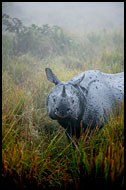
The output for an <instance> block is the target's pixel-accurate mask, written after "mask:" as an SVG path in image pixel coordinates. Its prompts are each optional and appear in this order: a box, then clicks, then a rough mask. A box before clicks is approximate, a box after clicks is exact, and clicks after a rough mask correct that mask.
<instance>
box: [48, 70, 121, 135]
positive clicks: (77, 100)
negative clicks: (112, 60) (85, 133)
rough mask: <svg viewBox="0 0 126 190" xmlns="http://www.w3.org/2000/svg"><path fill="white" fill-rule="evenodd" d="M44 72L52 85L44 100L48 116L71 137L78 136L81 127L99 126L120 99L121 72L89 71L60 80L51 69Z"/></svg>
mask: <svg viewBox="0 0 126 190" xmlns="http://www.w3.org/2000/svg"><path fill="white" fill-rule="evenodd" d="M45 71H46V75H47V78H48V80H49V81H50V82H52V83H54V84H55V87H54V88H53V90H52V91H51V92H50V93H49V95H48V97H47V100H46V106H47V111H48V115H49V116H50V117H51V118H52V119H54V120H57V121H58V122H59V123H60V125H61V126H62V127H64V128H65V129H66V132H67V134H69V135H70V136H71V137H72V136H74V135H75V136H76V137H77V138H79V137H80V128H81V127H80V126H82V127H83V128H84V129H85V128H86V127H87V126H90V127H91V129H92V128H94V127H95V126H99V127H102V126H103V124H104V122H105V121H107V119H108V116H110V113H111V110H112V108H115V107H116V105H117V103H119V102H120V101H123V97H124V72H121V73H117V74H106V73H102V72H100V71H99V70H88V71H85V72H82V73H80V74H78V75H77V76H75V77H74V78H72V79H71V80H68V81H67V82H63V81H60V80H59V79H58V78H57V77H56V76H55V74H54V73H53V72H52V70H51V69H49V68H46V69H45ZM80 123H81V125H80Z"/></svg>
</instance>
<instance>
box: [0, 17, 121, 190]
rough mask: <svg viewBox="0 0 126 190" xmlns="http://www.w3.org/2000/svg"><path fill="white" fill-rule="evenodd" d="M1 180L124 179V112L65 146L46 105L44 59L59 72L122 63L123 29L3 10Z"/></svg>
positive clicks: (62, 183) (39, 184) (80, 184)
mask: <svg viewBox="0 0 126 190" xmlns="http://www.w3.org/2000/svg"><path fill="white" fill-rule="evenodd" d="M3 30H4V31H3V34H2V66H3V67H2V86H3V88H2V179H3V180H2V182H3V184H4V187H5V186H7V185H8V188H9V189H10V186H12V187H13V188H15V187H17V188H18V189H39V188H40V189H54V188H55V189H84V188H85V187H86V186H88V187H89V186H90V185H92V184H93V185H94V186H96V187H98V186H99V187H100V188H101V186H102V189H103V187H104V188H106V187H108V186H110V187H118V189H121V187H123V185H124V176H123V174H124V135H123V134H124V112H123V110H121V111H120V114H119V115H118V116H113V118H111V120H110V121H109V123H108V124H106V125H105V126H104V128H103V129H101V130H100V131H99V130H98V129H97V130H94V131H92V132H91V133H90V134H89V130H87V131H86V132H85V133H84V132H83V131H82V134H81V138H80V140H79V146H76V147H75V148H73V146H72V141H71V143H69V142H68V141H67V138H66V136H65V131H64V129H62V128H61V127H60V126H59V124H58V123H57V122H56V121H52V120H51V119H50V118H49V117H48V115H47V112H46V106H45V100H46V97H47V94H48V93H49V92H50V90H51V89H52V87H53V84H50V83H49V82H48V81H47V79H46V75H45V71H44V70H45V67H50V68H52V70H53V71H54V72H55V73H56V75H57V76H59V78H60V79H61V80H64V81H66V80H68V79H70V78H72V77H73V76H75V75H76V74H78V73H80V72H82V71H85V70H88V69H99V70H100V71H103V72H107V73H116V72H122V71H123V70H124V68H123V67H124V47H123V46H124V44H123V43H124V37H123V33H121V32H120V31H117V30H113V31H108V30H102V31H100V32H99V33H98V32H97V33H93V32H90V33H88V34H85V35H84V36H77V35H73V34H70V33H67V32H65V31H64V29H63V28H61V27H59V26H52V27H51V26H49V25H43V26H42V27H38V26H37V25H34V24H32V25H31V26H30V27H26V26H23V24H22V22H21V21H20V20H19V19H16V18H15V19H13V18H11V17H9V16H8V15H3Z"/></svg>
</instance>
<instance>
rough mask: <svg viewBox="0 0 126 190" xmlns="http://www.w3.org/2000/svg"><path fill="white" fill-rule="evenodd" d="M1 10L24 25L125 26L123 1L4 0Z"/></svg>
mask: <svg viewBox="0 0 126 190" xmlns="http://www.w3.org/2000/svg"><path fill="white" fill-rule="evenodd" d="M3 12H4V13H7V14H9V15H10V16H12V17H17V18H19V19H20V20H21V21H22V22H23V23H24V25H30V24H36V25H39V26H41V25H43V24H49V25H59V26H61V27H63V28H64V29H65V30H69V31H71V32H78V33H79V34H83V33H85V32H89V31H99V30H101V29H113V28H115V29H119V30H123V29H124V3H123V2H37V3H36V2H5V3H3Z"/></svg>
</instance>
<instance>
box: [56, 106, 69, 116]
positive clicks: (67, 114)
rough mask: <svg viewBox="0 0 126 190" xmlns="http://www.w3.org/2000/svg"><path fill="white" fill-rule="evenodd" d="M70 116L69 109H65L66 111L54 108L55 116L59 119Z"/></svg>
mask: <svg viewBox="0 0 126 190" xmlns="http://www.w3.org/2000/svg"><path fill="white" fill-rule="evenodd" d="M70 114H71V109H70V108H66V109H59V108H56V109H55V115H56V116H57V117H59V118H66V117H68V116H70Z"/></svg>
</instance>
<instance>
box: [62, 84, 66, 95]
mask: <svg viewBox="0 0 126 190" xmlns="http://www.w3.org/2000/svg"><path fill="white" fill-rule="evenodd" d="M62 97H66V89H65V85H63V91H62Z"/></svg>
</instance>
